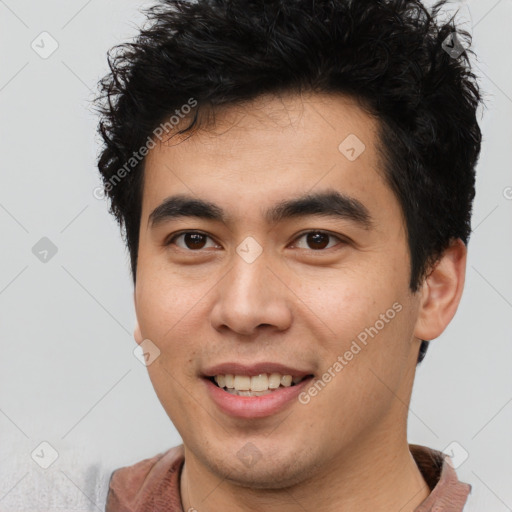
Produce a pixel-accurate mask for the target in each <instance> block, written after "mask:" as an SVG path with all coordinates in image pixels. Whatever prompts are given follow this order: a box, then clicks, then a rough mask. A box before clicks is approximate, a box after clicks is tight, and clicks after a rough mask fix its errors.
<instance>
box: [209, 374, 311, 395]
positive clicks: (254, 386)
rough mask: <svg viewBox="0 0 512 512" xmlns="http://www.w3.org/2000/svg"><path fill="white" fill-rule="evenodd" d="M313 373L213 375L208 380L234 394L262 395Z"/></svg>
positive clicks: (294, 383) (295, 382)
mask: <svg viewBox="0 0 512 512" xmlns="http://www.w3.org/2000/svg"><path fill="white" fill-rule="evenodd" d="M312 377H313V375H305V376H301V377H293V376H292V375H282V374H280V373H260V374H258V375H254V376H248V375H232V374H226V375H215V376H214V377H209V380H210V381H211V382H212V383H213V384H215V385H216V386H217V387H219V388H221V389H223V390H224V391H226V392H227V393H230V394H232V395H236V396H263V395H268V394H270V393H274V392H276V391H278V390H279V389H283V388H288V387H292V386H296V385H297V384H299V383H300V382H302V381H303V380H306V379H309V378H312Z"/></svg>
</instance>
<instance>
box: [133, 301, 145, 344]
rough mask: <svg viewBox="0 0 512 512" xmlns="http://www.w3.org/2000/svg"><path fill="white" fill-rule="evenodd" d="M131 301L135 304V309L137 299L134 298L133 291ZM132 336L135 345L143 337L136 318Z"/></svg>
mask: <svg viewBox="0 0 512 512" xmlns="http://www.w3.org/2000/svg"><path fill="white" fill-rule="evenodd" d="M133 302H134V304H135V310H137V301H136V299H135V292H133ZM135 314H137V313H135ZM133 338H134V339H135V341H136V342H137V345H140V344H141V343H142V341H143V339H144V338H143V336H142V332H141V330H140V326H139V322H138V320H136V321H135V328H134V329H133Z"/></svg>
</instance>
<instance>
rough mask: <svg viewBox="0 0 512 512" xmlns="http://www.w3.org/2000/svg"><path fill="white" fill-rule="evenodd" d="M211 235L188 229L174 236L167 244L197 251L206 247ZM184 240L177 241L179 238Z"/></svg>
mask: <svg viewBox="0 0 512 512" xmlns="http://www.w3.org/2000/svg"><path fill="white" fill-rule="evenodd" d="M209 238H210V237H209V236H208V235H205V234H204V233H198V232H196V231H186V232H184V233H179V234H177V235H175V236H173V237H172V238H171V239H170V240H169V241H168V242H167V243H166V245H174V244H175V245H177V246H178V247H180V248H181V249H186V250H189V251H197V250H201V249H204V248H205V246H206V244H207V241H208V239H209ZM180 239H181V240H182V242H181V243H176V241H177V240H180Z"/></svg>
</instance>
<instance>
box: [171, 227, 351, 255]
mask: <svg viewBox="0 0 512 512" xmlns="http://www.w3.org/2000/svg"><path fill="white" fill-rule="evenodd" d="M192 233H194V234H198V235H203V236H206V237H208V238H210V239H211V240H213V238H212V237H211V236H210V235H208V234H207V233H204V232H202V231H195V230H191V231H181V232H179V233H175V234H174V235H172V236H171V237H170V238H168V239H167V240H166V241H165V242H164V246H169V245H174V241H175V240H176V239H177V238H179V237H180V236H183V235H187V234H192ZM310 233H318V234H322V235H327V236H329V237H330V238H335V239H337V240H338V241H339V242H341V243H342V244H346V243H348V241H347V240H345V239H343V238H342V237H340V236H338V235H334V234H332V233H330V232H329V231H323V230H321V229H311V230H308V231H304V232H302V233H299V234H298V235H297V236H296V237H295V239H294V241H297V240H299V239H301V238H303V237H304V236H306V235H308V234H310ZM337 245H338V244H337ZM335 247H336V245H335V246H333V247H328V248H326V249H306V250H309V251H312V252H315V253H319V252H325V251H327V250H329V249H334V248H335ZM179 249H181V250H183V251H186V252H191V253H192V252H201V251H202V250H204V249H197V250H193V249H183V248H182V247H179Z"/></svg>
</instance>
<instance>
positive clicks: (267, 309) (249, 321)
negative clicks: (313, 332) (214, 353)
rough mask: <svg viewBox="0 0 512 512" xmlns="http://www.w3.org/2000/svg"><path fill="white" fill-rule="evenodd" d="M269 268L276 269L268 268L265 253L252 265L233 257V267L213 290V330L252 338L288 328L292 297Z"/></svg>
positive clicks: (282, 282)
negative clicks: (267, 331) (261, 332)
mask: <svg viewBox="0 0 512 512" xmlns="http://www.w3.org/2000/svg"><path fill="white" fill-rule="evenodd" d="M271 266H273V267H276V265H269V261H268V259H267V258H266V257H265V252H263V254H261V255H260V256H259V257H258V258H257V259H256V260H255V261H253V262H252V263H248V262H246V261H244V260H243V259H242V258H241V257H239V256H238V255H237V254H235V255H234V262H233V266H232V267H231V269H230V270H229V271H228V272H227V274H226V275H225V276H224V277H223V278H222V279H221V280H220V282H219V283H218V285H217V286H216V287H215V293H216V297H215V303H214V306H213V308H212V312H211V322H212V325H213V327H214V328H215V329H217V330H219V331H222V330H228V329H229V330H231V331H233V332H235V333H237V334H240V335H244V336H252V335H255V334H257V332H258V330H261V329H269V330H271V329H275V330H277V331H284V330H286V329H287V328H288V327H289V326H290V325H291V321H292V308H291V299H292V296H293V293H292V292H291V291H290V289H289V288H288V287H287V285H286V284H285V283H284V279H283V277H284V276H280V275H279V272H278V271H276V270H274V269H273V268H270V267H271Z"/></svg>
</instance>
